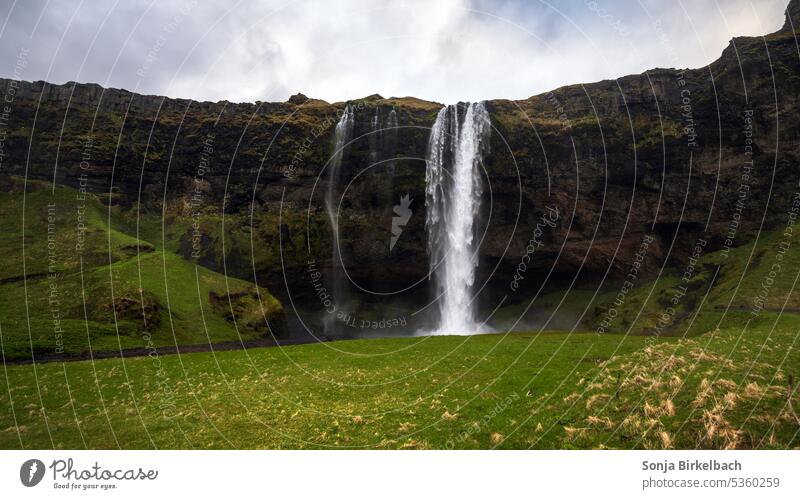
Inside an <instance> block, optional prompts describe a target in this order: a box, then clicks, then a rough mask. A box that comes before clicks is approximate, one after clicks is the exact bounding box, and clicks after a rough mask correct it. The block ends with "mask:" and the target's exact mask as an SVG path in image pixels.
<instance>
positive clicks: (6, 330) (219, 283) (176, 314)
mask: <svg viewBox="0 0 800 499" xmlns="http://www.w3.org/2000/svg"><path fill="white" fill-rule="evenodd" d="M76 194H77V191H75V190H73V189H69V188H64V187H57V188H56V190H55V191H53V192H51V190H50V188H49V187H48V186H45V185H41V184H36V183H34V184H31V185H29V187H28V192H27V194H26V195H25V197H24V200H25V201H24V202H25V206H24V213H25V218H24V223H25V228H24V229H25V236H26V237H25V245H24V251H25V259H24V263H25V267H23V244H22V243H23V240H22V237H20V238H19V240H14V239H12V238H3V239H2V241H0V258H2V259H3V261H4V262H6V264H5V265H3V267H2V270H0V272H2V274H1V275H0V279H2V281H0V295H2V297H3V299H2V300H0V318H1V320H2V322H0V327H2V339H3V346H4V355H5V358H6V359H14V358H26V357H27V358H30V349H31V345H32V346H33V349H34V351H35V352H36V353H43V354H46V353H53V352H56V351H57V349H58V346H59V342H60V341H63V350H64V352H66V353H69V354H78V353H82V352H86V351H88V350H89V349H90V348H91V349H92V350H94V351H100V350H118V349H119V348H135V347H146V346H149V345H154V346H161V345H172V344H175V343H176V342H178V343H184V344H189V343H207V342H208V341H209V336H207V333H206V331H205V330H203V327H202V322H201V321H200V320H199V318H200V317H204V318H205V322H206V324H207V326H208V335H210V339H211V340H212V341H215V342H217V341H228V340H237V339H239V337H240V335H239V333H241V337H242V338H243V339H253V338H257V337H259V336H261V335H262V334H264V333H265V332H266V328H265V327H262V328H260V330H258V328H254V327H250V328H239V332H238V333H237V330H236V328H235V327H234V325H233V323H232V322H231V321H229V320H226V319H225V318H224V315H228V314H227V313H226V310H225V307H224V306H222V307H220V306H219V305H217V306H216V307H214V306H212V304H211V302H210V293H211V292H214V293H216V294H217V295H222V296H225V293H227V292H228V291H230V292H231V293H237V292H243V291H247V292H250V293H254V292H255V287H254V286H253V285H252V284H251V283H248V282H246V281H242V280H239V279H235V278H227V279H226V277H225V276H224V275H222V274H218V273H216V272H213V271H210V270H208V269H205V268H203V267H198V266H195V265H194V264H193V263H192V262H189V261H186V260H184V259H182V258H180V257H179V256H177V255H175V254H174V253H171V252H169V251H161V250H160V249H156V248H157V247H156V246H155V245H153V244H150V243H149V242H144V241H139V240H137V239H136V238H134V237H132V236H130V235H127V234H125V233H122V232H120V231H118V230H116V229H113V228H109V227H110V226H111V227H117V226H120V225H122V224H120V223H117V221H116V220H115V219H114V218H113V217H112V220H111V224H110V225H109V219H108V210H107V208H105V207H104V206H102V205H101V204H100V203H98V202H97V201H96V200H95V199H89V200H87V202H86V211H85V213H86V222H85V223H86V226H87V230H86V233H85V234H86V242H85V244H84V248H85V250H84V251H83V252H79V251H76V249H75V247H76V243H77V231H76V229H75V227H76V223H77V211H76V210H77V206H78V205H79V204H80V203H79V202H78V201H76ZM49 205H53V206H55V209H54V211H52V212H50V213H54V214H55V219H54V220H51V221H50V224H49V225H50V227H51V228H52V229H53V230H51V233H52V234H53V237H52V238H51V242H52V251H51V250H48V247H47V244H48V243H47V237H48V213H49V212H48V206H49ZM22 214H23V196H22V193H21V191H14V192H4V193H0V215H2V216H0V230H2V231H3V233H4V234H22V229H23V228H22V223H23V216H22ZM81 269H82V271H81ZM53 273H54V274H53ZM48 274H51V275H56V276H57V277H55V278H50V277H49V276H48ZM23 275H27V276H28V278H27V281H26V280H24V279H22V276H23ZM260 293H261V298H262V305H263V307H264V312H265V314H266V315H267V316H268V317H271V316H272V315H273V314H275V313H276V311H278V310H280V303H278V302H277V300H275V299H274V298H273V297H272V296H271V295H270V294H269V293H268V292H267V291H266V290H264V289H260ZM112 295H113V299H112ZM143 304H144V312H142V310H143ZM201 305H202V310H201ZM223 305H224V303H223ZM243 307H244V308H242V309H241V311H242V312H245V314H244V315H247V317H246V319H247V320H248V322H249V323H251V324H254V323H256V321H255V320H254V318H253V317H252V316H255V315H258V313H259V312H260V309H259V307H258V305H257V303H248V304H245V305H243ZM54 316H55V317H57V318H58V319H59V320H60V322H59V326H60V328H61V330H62V332H59V331H58V330H57V328H56V325H55V324H54V322H53V317H54ZM85 319H86V320H85ZM262 323H263V321H262ZM59 333H60V334H59Z"/></svg>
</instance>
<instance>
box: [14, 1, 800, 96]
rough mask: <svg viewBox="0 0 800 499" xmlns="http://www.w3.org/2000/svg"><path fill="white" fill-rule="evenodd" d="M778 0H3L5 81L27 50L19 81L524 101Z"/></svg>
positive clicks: (760, 29)
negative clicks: (25, 65) (514, 99)
mask: <svg viewBox="0 0 800 499" xmlns="http://www.w3.org/2000/svg"><path fill="white" fill-rule="evenodd" d="M787 3H788V0H549V1H544V0H528V1H525V0H419V1H417V0H405V1H401V0H361V1H350V0H333V1H332V0H305V1H303V0H300V1H286V0H261V1H237V0H227V1H222V0H220V1H208V0H197V1H195V0H171V1H152V0H87V1H83V2H81V1H77V0H76V1H71V0H51V1H49V2H48V1H47V0H18V1H14V0H0V20H1V21H2V25H0V76H4V77H11V76H12V75H14V71H15V62H16V61H17V59H18V55H19V54H20V52H21V51H24V50H27V51H28V52H27V53H26V55H25V59H26V60H27V63H28V64H27V67H25V68H23V69H22V70H21V71H18V73H17V75H18V76H19V77H21V79H24V80H47V81H50V82H54V83H64V82H67V81H73V80H74V81H79V82H95V83H100V84H101V85H103V86H110V87H116V88H125V89H128V90H134V91H137V92H140V93H146V94H158V95H168V96H170V97H185V98H192V99H197V100H214V101H216V100H223V99H227V100H230V101H234V102H243V101H255V100H263V101H277V100H285V99H286V98H287V97H288V96H289V95H291V94H294V93H297V92H302V93H304V94H306V95H308V96H310V97H316V98H321V99H325V100H328V101H331V102H334V101H342V100H347V99H353V98H358V97H364V96H367V95H369V94H373V93H379V94H381V95H383V96H385V97H389V96H406V95H413V96H416V97H420V98H424V99H429V100H435V101H438V102H443V103H452V102H457V101H466V100H480V99H490V98H525V97H529V96H531V95H534V94H537V93H541V92H544V91H547V90H550V89H553V88H556V87H559V86H562V85H566V84H572V83H585V82H592V81H597V80H601V79H607V78H614V77H618V76H623V75H626V74H630V73H639V72H642V71H644V70H646V69H650V68H653V67H700V66H704V65H706V64H708V63H709V62H711V61H713V60H714V59H716V58H717V57H718V56H719V54H720V52H721V51H722V50H723V49H724V48H725V46H726V45H727V44H728V43H729V41H730V39H731V38H732V37H733V36H740V35H751V36H754V35H762V34H766V33H769V32H773V31H776V30H777V29H779V28H780V27H781V26H782V25H783V21H784V15H783V10H784V8H785V6H786V4H787ZM148 54H150V55H149V56H148ZM153 56H155V57H153Z"/></svg>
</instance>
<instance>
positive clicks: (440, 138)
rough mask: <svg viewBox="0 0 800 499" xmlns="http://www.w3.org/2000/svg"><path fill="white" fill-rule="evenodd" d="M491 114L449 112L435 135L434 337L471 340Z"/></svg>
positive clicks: (430, 185)
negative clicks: (459, 336)
mask: <svg viewBox="0 0 800 499" xmlns="http://www.w3.org/2000/svg"><path fill="white" fill-rule="evenodd" d="M489 124H490V121H489V114H488V113H487V111H486V108H485V106H484V105H483V103H482V102H479V103H473V104H466V105H463V106H462V107H461V109H459V107H458V106H457V105H453V106H447V107H445V108H443V109H442V110H440V111H439V114H438V115H437V117H436V122H435V123H434V125H433V128H432V129H431V136H430V140H429V142H428V153H427V158H426V164H427V166H426V171H425V182H426V187H425V205H426V207H427V219H426V222H425V223H426V227H427V230H428V253H429V255H430V269H431V276H432V279H433V280H434V283H435V289H436V296H437V297H438V306H439V312H440V322H439V326H438V328H437V329H436V331H434V332H433V334H473V333H476V332H479V325H478V324H477V323H476V322H475V314H474V304H473V297H472V285H473V283H474V281H475V268H476V266H477V264H478V255H477V248H476V239H477V238H476V234H475V219H476V217H477V215H478V211H479V209H480V198H481V190H482V189H481V173H482V172H481V169H482V165H483V154H484V152H485V150H486V149H487V147H488V140H487V139H488V137H489V132H490V127H489Z"/></svg>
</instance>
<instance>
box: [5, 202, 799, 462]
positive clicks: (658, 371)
mask: <svg viewBox="0 0 800 499" xmlns="http://www.w3.org/2000/svg"><path fill="white" fill-rule="evenodd" d="M29 202H31V201H30V199H29ZM0 206H2V207H3V209H8V208H7V204H0ZM98 208H99V209H102V207H98ZM4 220H7V218H4ZM96 225H97V230H98V231H100V233H99V235H100V236H102V237H104V238H105V239H106V241H107V239H108V233H107V232H102V231H103V230H105V229H104V226H103V225H102V224H100V223H98V224H96ZM30 228H31V226H29V227H28V228H27V229H26V230H30ZM10 230H13V228H12V229H10ZM29 234H30V233H29ZM30 237H33V238H36V237H38V236H36V235H35V233H34V234H33V235H31V236H30ZM116 237H117V236H115V235H113V234H112V238H111V239H112V245H111V247H112V251H111V255H112V260H114V259H115V261H114V263H112V264H111V265H110V266H102V265H101V266H98V267H96V268H94V269H93V270H91V271H90V272H87V273H85V276H84V277H85V279H88V281H90V282H91V283H95V284H96V285H97V286H96V287H95V286H94V285H87V286H85V289H86V290H87V293H88V295H89V296H90V297H91V300H90V301H91V302H92V303H94V304H98V303H102V302H103V297H104V296H105V295H104V293H105V291H106V289H107V288H106V287H104V284H103V282H104V279H107V278H108V275H109V273H111V274H113V275H114V282H115V283H120V286H119V287H118V288H117V285H116V284H115V289H119V290H120V291H119V292H117V293H116V294H117V295H120V294H122V295H127V294H128V293H129V292H130V291H131V290H127V291H126V286H133V287H134V288H135V287H136V286H138V284H136V283H138V282H139V277H138V272H139V271H138V268H139V267H138V266H137V261H136V259H135V258H134V257H133V256H132V253H131V252H130V249H128V248H127V245H128V244H129V240H127V239H125V236H124V235H120V239H119V240H117V239H116ZM785 241H790V242H791V248H795V247H796V245H797V243H800V240H798V238H797V237H796V236H794V235H792V236H791V237H788V238H787V237H785V236H784V235H783V234H782V232H780V231H774V232H771V233H765V234H762V236H761V238H760V239H759V241H758V242H757V243H756V242H755V241H754V242H751V243H749V244H746V245H743V246H741V247H739V248H736V249H733V250H731V252H730V254H729V256H728V257H727V259H724V257H723V256H722V254H721V253H712V254H708V255H705V256H703V257H702V259H701V261H700V262H699V264H698V265H697V269H698V271H697V272H696V273H695V274H693V275H692V285H691V288H692V289H691V291H690V292H689V293H688V294H687V296H686V297H685V298H683V300H682V301H681V303H680V306H679V307H677V310H676V313H675V314H674V315H672V316H670V318H669V319H670V320H669V321H668V322H669V324H668V327H667V328H666V329H665V330H666V333H667V335H666V336H661V337H656V336H652V332H653V329H654V327H655V325H657V324H658V319H659V316H660V314H662V313H663V311H664V307H665V303H666V302H667V301H668V299H669V297H671V296H672V295H673V294H674V292H675V289H676V285H677V284H678V281H679V277H678V276H679V274H680V272H681V271H682V270H683V269H679V270H675V269H669V270H668V271H667V272H665V273H664V274H663V276H662V277H661V278H660V279H658V280H656V281H652V282H643V283H641V284H640V285H639V286H638V287H637V288H635V289H634V290H632V291H631V292H630V293H629V294H628V295H627V298H626V300H625V302H624V303H623V304H621V305H619V306H618V308H619V311H620V313H619V315H618V317H619V320H618V321H616V322H615V323H614V327H613V328H612V329H614V330H616V331H617V332H618V333H620V334H607V335H595V334H586V333H584V334H569V333H546V334H538V335H537V334H512V335H505V336H503V335H491V336H474V337H467V338H462V337H434V338H416V339H414V338H406V339H385V340H365V341H349V342H338V343H330V344H318V345H305V346H297V347H288V348H282V349H252V350H249V351H236V352H219V353H203V354H190V355H184V356H180V357H178V356H161V357H156V358H136V359H126V360H121V359H114V360H103V361H98V362H94V363H92V362H75V363H67V364H56V363H54V364H45V365H38V366H36V367H35V368H34V366H9V367H6V368H5V369H4V376H2V377H0V380H2V381H0V408H3V409H4V410H2V411H0V447H11V448H14V447H20V446H23V447H26V448H29V447H45V448H46V447H53V446H55V447H84V446H87V447H89V448H94V447H117V446H122V447H153V446H156V447H159V448H164V447H202V448H205V447H319V446H348V447H351V446H368V447H381V448H386V447H391V448H395V447H400V448H442V447H450V446H454V447H463V448H485V447H494V446H499V447H504V448H527V447H545V448H549V447H557V448H562V447H579V448H594V447H623V448H631V447H654V448H661V447H679V448H686V447H688V448H694V447H700V448H720V447H737V448H750V447H772V448H784V447H793V448H796V447H798V445H800V440H799V439H798V421H797V420H796V416H795V415H794V414H793V408H794V407H797V406H798V404H800V400H798V394H797V391H796V389H795V388H796V381H795V380H797V379H798V378H800V372H798V366H800V354H799V353H798V349H797V344H796V340H797V331H798V326H800V316H798V314H797V313H796V312H797V310H798V303H797V300H798V299H797V293H796V292H794V290H793V288H794V283H795V279H796V277H797V274H798V270H800V255H798V254H797V252H796V251H794V252H792V251H788V252H785V253H781V252H780V244H781V243H782V242H785ZM104 247H105V246H104ZM148 249H149V248H148ZM6 250H7V249H6ZM4 251H5V250H4ZM7 251H11V250H7ZM779 254H781V260H780V262H781V272H780V273H779V274H778V275H776V276H775V278H774V280H773V281H771V282H772V284H771V286H770V287H769V290H768V292H767V293H766V296H765V300H764V303H765V309H764V310H763V311H762V312H760V313H759V314H757V315H753V314H751V310H752V308H753V305H754V303H755V302H754V296H757V294H758V293H759V292H760V291H761V290H762V289H763V288H762V285H763V283H764V279H765V277H769V272H770V269H772V268H773V266H774V263H775V262H776V260H777V258H778V256H777V255H779ZM114 255H119V256H118V257H115V256H114ZM103 256H104V258H105V259H106V263H107V260H108V251H106V254H105V255H103ZM165 259H166V262H167V265H166V268H167V269H168V271H167V283H168V288H169V296H170V302H171V305H172V307H173V311H174V313H173V324H174V325H175V328H176V334H177V335H178V339H179V340H187V339H192V338H194V337H195V336H193V335H198V336H200V337H203V338H204V335H205V332H204V331H196V329H197V325H198V324H199V322H198V320H197V317H198V314H199V311H200V310H199V307H197V306H196V305H195V303H196V302H197V301H198V300H197V298H198V295H197V291H196V286H197V280H196V279H195V277H194V272H195V268H194V266H192V265H189V264H188V263H187V262H185V261H183V260H181V259H180V258H178V257H176V256H175V255H173V254H171V253H163V252H161V251H160V250H159V249H155V248H154V249H152V250H149V251H148V252H147V253H146V254H144V255H142V266H141V268H142V283H143V287H144V288H146V290H147V291H148V293H149V295H148V296H151V297H152V299H153V300H155V301H156V302H158V303H163V302H164V301H165V300H166V296H167V295H166V290H165V289H164V274H163V269H164V268H165V267H164V266H163V261H164V260H165ZM724 260H726V261H724ZM747 262H749V264H748V263H747ZM720 264H723V265H720ZM31 265H34V264H33V263H31ZM718 265H719V268H718ZM199 272H200V275H199V277H200V286H201V293H200V296H207V294H208V291H210V290H213V289H218V288H219V287H220V286H222V285H223V284H224V283H223V282H222V281H220V279H221V278H222V276H219V275H218V274H214V273H213V272H209V271H207V270H203V269H199ZM29 273H30V266H29ZM715 276H716V277H715ZM740 281H741V282H740ZM44 282H46V281H44ZM234 282H235V281H234ZM123 283H126V284H125V285H123ZM38 285H41V284H40V282H39V281H36V280H33V281H31V280H29V282H28V287H29V289H28V291H29V298H30V297H31V296H34V295H37V294H39V293H42V292H43V290H42V289H39V290H38V291H37V288H36V286H38ZM242 285H246V283H243V284H242ZM20 286H21V283H13V282H12V283H6V284H3V285H2V289H3V292H4V293H6V292H8V291H9V290H11V289H14V290H15V291H14V292H15V293H20V292H21V291H20ZM64 286H66V285H64ZM69 289H73V290H74V288H69ZM136 290H138V288H137V289H132V291H136ZM65 294H66V293H65ZM16 296H19V295H18V294H17V295H16ZM587 296H588V295H587V293H585V292H579V293H577V294H576V296H575V297H573V298H568V300H567V301H566V302H565V306H567V307H572V308H570V310H569V311H568V312H569V314H570V315H574V313H575V312H576V311H579V309H582V308H584V307H586V306H590V307H592V306H595V307H597V311H596V313H594V314H593V318H590V320H598V318H599V317H601V316H602V311H603V310H606V309H607V308H608V306H609V300H612V299H613V290H612V292H611V293H610V294H609V292H608V291H606V292H604V293H603V294H601V295H599V301H600V303H599V305H595V304H590V303H589V300H588V299H587ZM550 298H552V300H551V301H553V300H555V301H554V303H557V301H558V300H556V298H559V297H558V296H556V295H553V296H552V297H550ZM550 298H549V299H550ZM30 299H33V298H30ZM597 301H598V300H595V303H597ZM603 301H605V303H603ZM20 303H22V302H21V301H20V300H19V299H12V300H3V304H2V305H0V306H2V307H3V310H2V312H3V317H4V323H3V340H4V345H3V346H4V349H8V348H9V344H8V343H7V341H8V339H9V335H8V334H7V322H8V321H7V320H6V317H9V316H12V317H13V316H14V314H19V313H20V311H21V309H20V308H19V307H20ZM729 304H730V306H728V305H729ZM15 307H16V308H15ZM39 307H40V305H35V304H34V305H33V306H32V307H31V308H32V309H33V310H38V308H39ZM209 308H210V306H209ZM203 309H204V311H205V314H204V315H205V317H206V320H207V322H209V323H210V327H209V330H212V331H213V332H214V334H219V335H221V336H220V338H223V337H224V335H225V334H226V333H225V331H230V326H229V324H228V323H227V322H225V321H224V320H223V319H222V318H221V317H211V318H209V316H210V315H211V316H213V315H214V314H209V313H208V310H206V307H203ZM573 309H574V310H573ZM102 310H103V308H102V307H94V308H93V311H94V312H98V311H102ZM589 315H592V314H589ZM23 317H24V316H23ZM165 317H166V320H162V321H161V322H160V323H159V325H158V327H157V328H156V329H155V330H154V332H153V336H154V338H156V337H157V338H161V339H163V340H164V341H165V342H168V341H173V340H172V333H171V328H170V326H169V320H168V319H169V318H168V316H165ZM12 322H13V320H12ZM96 323H97V325H98V326H97V327H98V329H97V330H96V331H94V330H93V331H94V332H93V333H92V334H93V344H95V341H97V342H99V343H101V342H102V341H103V340H104V339H113V341H114V342H116V341H117V339H116V338H117V336H116V333H114V334H113V335H111V334H103V331H102V330H101V329H99V327H101V325H103V324H105V325H106V326H108V325H109V323H108V322H105V323H104V322H101V321H100V319H99V318H98V319H97V322H96ZM80 324H81V325H82V323H80ZM121 324H124V321H122V322H121ZM76 327H77V326H76ZM111 327H113V323H111ZM226 328H228V329H226ZM134 329H135V328H134ZM23 332H24V334H25V336H24V338H25V339H27V330H26V329H25V330H24V331H23ZM628 332H630V333H633V334H629V335H626V334H625V333H628ZM647 333H650V334H651V335H649V336H648V334H647ZM84 335H85V332H84ZM182 335H187V336H182ZM95 337H96V338H97V339H96V340H95ZM121 338H122V340H121V341H126V340H125V338H126V337H125V335H124V334H123V335H122V336H121ZM131 339H134V340H137V341H139V340H141V338H137V335H132V336H131ZM37 379H38V383H37ZM790 390H794V391H793V393H794V395H793V396H792V398H790ZM70 396H71V397H70ZM789 400H791V401H792V405H789V404H788V401H789Z"/></svg>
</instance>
